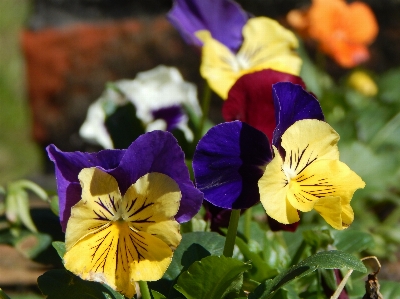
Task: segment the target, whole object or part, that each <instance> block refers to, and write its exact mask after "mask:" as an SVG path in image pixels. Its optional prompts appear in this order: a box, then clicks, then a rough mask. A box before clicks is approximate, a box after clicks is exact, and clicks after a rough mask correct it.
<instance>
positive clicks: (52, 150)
mask: <svg viewBox="0 0 400 299" xmlns="http://www.w3.org/2000/svg"><path fill="white" fill-rule="evenodd" d="M47 152H48V154H49V157H50V159H51V160H52V161H53V162H54V163H55V166H56V179H57V189H58V194H59V206H60V221H61V226H62V228H63V230H64V231H65V228H66V225H67V221H68V219H69V217H70V215H71V207H72V206H73V205H75V204H76V203H77V202H78V201H79V200H80V198H81V192H82V189H81V186H80V183H79V180H78V174H79V172H80V171H81V170H82V169H83V168H87V167H98V168H100V169H102V170H104V171H105V172H107V173H109V174H111V175H112V176H114V178H115V179H116V180H117V182H118V185H119V188H120V191H121V193H122V194H124V193H125V192H126V190H127V189H128V188H129V186H130V185H132V184H133V183H135V182H136V181H137V179H138V178H140V177H141V176H143V175H145V174H146V173H149V172H160V173H163V174H165V175H168V176H169V177H171V178H172V179H174V180H175V181H176V182H177V184H178V185H179V188H180V189H181V192H182V200H181V204H180V208H179V211H178V214H177V215H176V217H175V218H176V220H177V221H178V222H185V221H188V220H190V219H191V218H192V217H193V216H194V215H195V214H196V213H197V212H198V210H199V209H200V206H201V203H202V201H203V194H202V193H201V192H200V191H199V190H197V189H196V188H195V187H194V186H193V183H192V182H191V181H190V177H189V171H188V169H187V167H186V164H185V157H184V154H183V151H182V149H181V148H180V147H179V145H178V143H177V141H176V139H175V138H174V137H173V136H172V134H171V133H168V132H162V131H154V132H150V133H147V134H144V135H141V136H140V137H139V138H138V139H136V140H135V141H134V142H133V143H132V144H131V145H130V146H129V148H128V149H126V150H103V151H100V152H98V153H82V152H70V153H67V152H62V151H60V150H59V149H57V148H56V147H55V146H54V145H50V146H48V147H47Z"/></svg>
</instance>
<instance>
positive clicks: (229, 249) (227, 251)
mask: <svg viewBox="0 0 400 299" xmlns="http://www.w3.org/2000/svg"><path fill="white" fill-rule="evenodd" d="M239 218H240V210H232V211H231V218H230V219H229V226H228V232H227V233H226V240H225V246H224V255H225V256H226V257H232V255H233V247H234V246H235V240H236V233H237V228H238V224H239Z"/></svg>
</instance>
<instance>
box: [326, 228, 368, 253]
mask: <svg viewBox="0 0 400 299" xmlns="http://www.w3.org/2000/svg"><path fill="white" fill-rule="evenodd" d="M333 234H334V239H335V242H334V245H335V247H336V248H337V249H338V250H340V251H345V252H348V253H356V252H361V251H363V250H365V249H368V248H370V247H373V246H374V239H373V238H372V236H371V235H370V234H369V233H366V232H363V231H359V230H352V229H347V230H343V231H337V232H333Z"/></svg>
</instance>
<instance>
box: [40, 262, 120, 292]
mask: <svg viewBox="0 0 400 299" xmlns="http://www.w3.org/2000/svg"><path fill="white" fill-rule="evenodd" d="M38 286H39V288H40V290H41V291H42V293H43V295H45V296H46V298H47V299H59V298H63V299H76V298H93V299H124V296H123V295H121V294H120V293H118V292H116V291H114V290H112V289H111V288H110V287H108V286H107V285H105V284H101V283H98V282H93V281H86V280H82V279H81V278H79V277H78V276H75V275H74V274H72V273H71V272H69V271H67V270H65V269H57V270H50V271H47V272H46V273H44V274H43V275H41V276H39V278H38Z"/></svg>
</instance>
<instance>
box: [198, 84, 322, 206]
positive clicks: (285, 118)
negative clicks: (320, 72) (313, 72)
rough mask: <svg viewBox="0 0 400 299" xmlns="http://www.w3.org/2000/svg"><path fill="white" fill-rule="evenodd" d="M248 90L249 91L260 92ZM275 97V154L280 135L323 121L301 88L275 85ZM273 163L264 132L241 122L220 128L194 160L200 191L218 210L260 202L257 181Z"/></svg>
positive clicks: (210, 133)
mask: <svg viewBox="0 0 400 299" xmlns="http://www.w3.org/2000/svg"><path fill="white" fill-rule="evenodd" d="M250 85H251V84H250ZM250 85H249V86H245V88H256V87H255V86H254V87H252V86H250ZM272 94H273V100H274V109H275V120H276V123H277V124H276V127H275V130H274V133H273V142H272V144H273V145H275V146H276V147H277V148H280V142H281V141H280V138H281V136H282V134H283V133H284V132H285V130H286V129H287V128H288V127H290V126H291V125H292V124H293V123H294V122H296V121H298V120H301V119H319V120H323V119H324V116H323V113H322V110H321V107H320V105H319V103H318V100H317V99H316V98H315V97H314V96H312V95H311V94H309V93H308V92H306V91H305V90H304V89H303V88H302V87H301V86H300V85H295V84H293V83H290V82H280V83H276V84H274V85H273V87H272ZM259 111H262V110H258V109H254V111H253V113H254V114H256V113H259ZM271 159H272V152H271V145H270V143H269V140H268V138H267V136H266V135H265V134H264V133H263V132H261V131H259V130H257V129H256V128H253V127H252V126H250V125H248V124H246V123H245V122H241V121H232V122H227V123H223V124H220V125H217V126H215V127H213V128H211V129H210V130H209V131H208V132H207V134H205V135H204V137H203V138H202V139H201V140H200V141H199V143H198V145H197V147H196V151H195V153H194V157H193V171H194V175H195V180H196V185H197V187H198V188H199V189H200V190H201V191H202V192H203V193H204V198H205V199H206V200H207V201H209V202H210V203H212V204H213V205H215V206H218V207H221V208H226V209H246V208H250V207H251V206H253V205H254V204H256V203H258V202H259V200H260V194H259V190H258V180H259V179H260V178H261V176H262V175H263V173H264V170H265V167H266V165H267V164H268V162H269V161H270V160H271Z"/></svg>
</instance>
